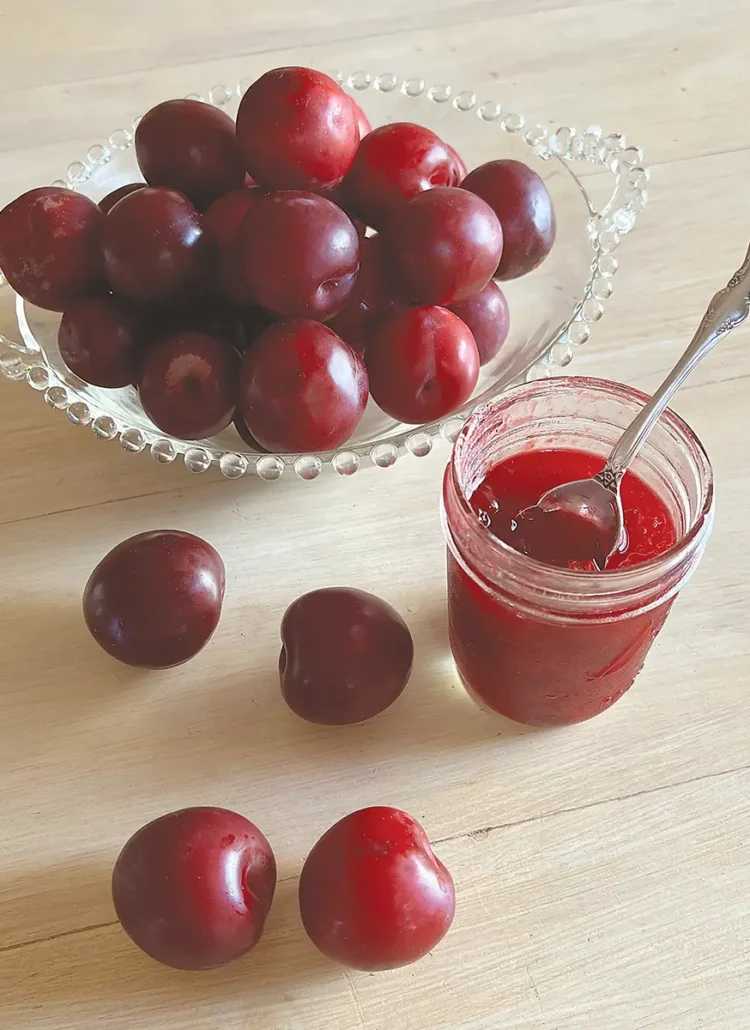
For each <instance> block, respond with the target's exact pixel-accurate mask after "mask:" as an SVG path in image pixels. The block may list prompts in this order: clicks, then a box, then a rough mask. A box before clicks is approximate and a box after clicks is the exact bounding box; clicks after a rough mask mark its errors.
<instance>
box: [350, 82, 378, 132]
mask: <svg viewBox="0 0 750 1030" xmlns="http://www.w3.org/2000/svg"><path fill="white" fill-rule="evenodd" d="M347 96H349V94H348V93H347ZM349 103H350V104H351V105H352V107H353V108H354V116H355V118H356V119H357V131H358V132H359V138H360V139H364V137H365V136H366V135H367V133H368V132H372V125H371V124H370V119H369V118H368V117H367V115H366V114H365V112H364V111H363V110H362V108H361V107H360V106H359V104H358V103H357V101H356V100H355V99H354V97H351V96H350V97H349Z"/></svg>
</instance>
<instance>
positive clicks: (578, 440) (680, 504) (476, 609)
mask: <svg viewBox="0 0 750 1030" xmlns="http://www.w3.org/2000/svg"><path fill="white" fill-rule="evenodd" d="M646 399H647V398H646V397H645V395H644V394H642V393H640V392H639V391H637V390H633V389H631V388H630V387H628V386H623V385H621V384H618V383H611V382H607V381H605V380H601V379H582V378H575V377H571V378H555V379H546V380H541V381H538V382H533V383H529V384H527V385H525V386H520V387H517V388H516V389H514V390H511V391H510V392H509V393H507V394H505V396H504V397H503V398H501V399H500V400H499V401H497V402H494V403H492V404H487V405H485V406H483V407H481V408H479V409H477V411H476V412H475V413H474V414H473V415H472V416H471V418H470V419H469V420H468V421H467V423H466V425H465V426H464V428H463V430H462V432H461V434H460V435H459V438H458V440H457V441H456V446H455V448H454V451H453V456H452V458H451V461H450V463H449V465H448V467H447V469H446V473H445V479H444V483H443V526H444V530H445V536H446V540H447V543H448V620H449V631H450V642H451V649H452V651H453V656H454V659H455V662H456V666H457V668H458V672H459V674H460V676H461V678H462V680H463V682H464V684H465V686H466V688H467V689H468V690H469V692H470V693H471V694H473V695H474V696H475V697H476V699H477V700H478V701H479V702H480V703H481V704H483V705H486V706H489V707H490V708H492V709H494V710H495V711H496V712H499V713H501V714H502V715H505V716H507V717H508V718H511V719H515V720H516V721H518V722H522V723H527V724H529V725H533V726H561V725H567V724H569V723H575V722H580V721H582V720H584V719H590V718H591V717H592V716H594V715H597V714H598V713H599V712H603V711H604V710H605V709H607V708H609V706H610V705H612V704H614V702H615V701H617V700H618V698H620V697H622V695H623V694H624V693H625V691H626V690H627V689H628V688H629V687H630V686H631V684H632V683H633V681H634V679H635V677H636V676H637V674H638V672H639V671H640V669H641V667H642V665H643V662H644V660H645V658H646V655H647V654H648V651H649V649H650V647H651V645H652V643H653V642H654V639H655V637H656V635H657V634H658V632H659V630H660V629H661V627H662V626H663V624H664V620H665V619H666V617H667V615H668V614H669V610H670V608H671V606H672V604H673V602H674V600H675V598H676V597H677V594H678V592H679V591H680V589H681V588H682V586H683V584H684V583H685V582H686V581H687V580H688V578H689V577H690V575H691V574H692V572H693V571H694V570H695V568H696V567H697V565H698V562H699V561H700V558H701V555H702V554H703V550H704V548H705V545H706V541H707V539H708V537H709V534H710V532H711V525H712V522H713V512H714V500H713V477H712V471H711V466H710V464H709V461H708V458H707V456H706V454H705V452H704V450H703V447H702V446H701V444H700V442H699V440H698V439H697V437H696V436H695V434H694V433H693V432H692V430H691V429H690V428H689V427H688V426H687V425H686V424H685V423H684V422H683V421H682V419H680V418H679V417H678V416H677V415H675V414H674V413H673V412H667V413H666V414H665V415H664V416H663V417H662V419H661V420H660V422H659V424H658V426H657V427H656V428H655V429H654V431H653V432H652V434H651V436H650V438H649V439H648V441H647V442H646V444H645V445H644V446H643V448H642V450H641V452H640V454H639V456H638V458H637V459H636V461H635V462H634V463H633V465H632V470H633V472H634V473H635V474H636V475H638V476H639V477H640V478H641V479H642V480H643V481H644V482H645V483H646V484H647V485H648V486H650V487H651V489H652V490H653V491H654V493H656V494H657V496H658V497H660V498H661V499H662V500H663V501H664V502H665V504H666V506H667V509H668V511H669V513H670V515H671V517H672V520H673V522H674V525H675V527H676V528H677V543H676V544H675V546H674V547H672V548H671V549H670V550H669V551H667V552H665V553H664V554H661V555H659V556H658V557H656V558H652V559H650V560H649V561H646V562H643V563H642V564H640V565H636V566H632V567H628V568H624V569H621V570H616V571H612V572H598V573H597V572H579V571H571V570H568V569H560V568H553V567H551V566H548V565H543V564H541V563H540V562H537V561H535V560H534V559H532V558H529V557H527V556H526V555H522V554H519V553H518V552H517V551H515V550H513V548H511V547H509V546H508V545H507V544H505V543H503V542H502V541H501V540H499V539H497V538H496V537H494V536H493V535H492V534H491V533H490V532H489V531H488V530H487V529H486V528H485V526H484V525H483V524H482V523H481V522H480V521H479V519H478V517H477V515H476V514H475V512H474V511H473V510H472V508H471V506H470V504H469V499H470V497H471V495H472V493H473V492H474V490H475V489H476V488H477V486H478V485H479V484H480V483H481V482H482V480H483V479H484V477H485V475H486V474H487V472H488V471H489V470H490V469H491V468H493V467H494V466H495V465H497V464H499V463H500V462H502V461H504V460H505V459H507V458H508V457H510V456H511V455H513V454H517V453H519V452H521V451H523V452H526V451H534V450H544V449H550V448H555V449H557V448H560V449H569V450H580V451H585V452H587V453H588V454H595V455H597V456H601V457H602V459H604V458H606V456H607V455H608V453H609V451H610V450H611V448H612V446H613V445H614V443H615V442H616V441H617V439H618V437H619V436H620V434H621V432H622V431H623V429H625V427H626V426H627V425H628V424H629V423H630V421H631V420H632V419H633V417H634V416H635V414H636V413H637V411H638V410H639V408H640V407H641V406H642V405H643V404H644V403H645V401H646Z"/></svg>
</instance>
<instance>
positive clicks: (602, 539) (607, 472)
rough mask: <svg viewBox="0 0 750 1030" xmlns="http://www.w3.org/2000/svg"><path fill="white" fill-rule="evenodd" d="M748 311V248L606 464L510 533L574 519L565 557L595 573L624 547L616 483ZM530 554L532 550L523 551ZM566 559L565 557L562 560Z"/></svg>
mask: <svg viewBox="0 0 750 1030" xmlns="http://www.w3.org/2000/svg"><path fill="white" fill-rule="evenodd" d="M748 313H750V249H748V252H747V254H746V256H745V260H744V262H743V264H742V267H741V268H739V269H738V271H737V272H735V274H734V275H733V276H732V278H731V279H730V280H729V282H728V283H727V285H726V286H725V287H724V289H723V290H719V292H718V293H717V294H716V295H715V296H714V297H713V299H712V300H711V303H710V304H709V305H708V308H707V309H706V313H705V315H704V316H703V318H702V319H701V323H700V325H699V326H698V328H697V330H696V332H695V336H693V339H692V340H691V341H690V344H689V346H688V348H687V350H686V351H685V353H684V354H683V355H682V357H681V358H680V359H679V361H678V362H677V364H676V365H675V366H674V368H673V369H672V371H671V372H670V373H669V375H668V376H667V378H666V379H665V380H664V382H663V383H662V384H661V386H660V387H659V389H658V390H657V391H656V393H655V394H654V395H653V397H652V398H651V400H650V401H649V402H648V404H646V406H645V407H644V408H643V409H642V410H641V411H640V412H639V413H638V414H637V415H636V417H635V418H634V419H633V421H632V422H631V423H630V425H629V426H628V428H627V429H626V430H625V432H624V433H623V434H622V436H621V437H620V439H619V440H618V442H617V443H616V444H615V447H614V449H613V450H612V453H611V454H610V456H609V458H608V460H607V464H606V465H605V466H604V468H603V469H602V470H601V472H600V473H599V474H598V475H596V476H594V477H593V478H591V479H578V480H576V481H575V482H573V483H564V484H562V485H561V486H556V487H554V489H552V490H548V491H547V493H545V494H543V495H542V497H540V499H539V500H538V501H537V503H536V504H534V505H532V506H531V507H529V508H525V509H524V510H523V511H521V512H519V514H518V515H517V516H516V519H515V520H514V531H515V532H517V533H519V535H520V538H521V540H523V537H524V534H525V533H527V534H528V535H529V537H530V538H531V537H534V538H536V539H537V540H540V539H542V537H543V536H545V535H547V534H549V533H554V520H556V519H557V520H563V519H568V524H570V520H571V519H574V520H575V521H576V522H577V523H578V524H579V526H578V531H577V532H576V534H575V538H576V547H577V548H578V549H579V550H580V551H585V552H586V553H577V554H571V555H570V556H569V558H570V560H571V561H575V562H582V561H587V560H588V561H593V563H594V565H595V566H596V568H597V569H599V570H600V571H601V570H603V569H604V568H605V566H606V564H607V561H608V559H609V558H610V557H611V556H612V554H614V552H615V551H616V550H618V548H623V546H624V545H625V543H626V537H625V526H624V518H623V511H622V500H621V498H620V483H621V481H622V477H623V476H624V475H625V471H626V469H627V468H628V466H629V465H630V464H631V462H632V461H633V459H634V458H635V456H636V455H637V454H638V451H639V450H640V449H641V447H642V446H643V443H644V442H645V440H646V438H647V437H648V435H649V433H650V432H651V430H652V429H653V428H654V426H655V425H656V423H657V422H658V421H659V418H660V417H661V415H662V413H663V412H664V410H665V409H666V407H667V405H668V404H669V402H670V400H671V399H672V397H673V396H674V394H675V393H676V392H677V390H678V389H679V388H680V387H681V386H682V384H683V383H684V382H685V380H686V379H687V377H688V376H689V375H690V373H691V372H692V371H693V369H694V368H695V366H696V365H697V364H698V363H699V362H701V361H702V360H703V358H705V356H706V355H707V354H708V352H709V351H710V350H713V348H714V347H715V346H716V344H717V343H718V342H719V340H721V339H723V337H725V336H727V335H728V334H729V333H731V331H732V330H733V329H734V328H735V327H736V326H738V325H739V324H740V323H741V322H744V321H745V319H746V318H747V316H748ZM523 549H524V550H526V552H527V553H531V554H532V555H533V553H534V552H533V549H531V548H527V547H524V548H523ZM566 557H568V556H566Z"/></svg>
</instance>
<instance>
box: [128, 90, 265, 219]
mask: <svg viewBox="0 0 750 1030" xmlns="http://www.w3.org/2000/svg"><path fill="white" fill-rule="evenodd" d="M135 154H136V157H137V159H138V164H139V166H140V169H141V172H143V177H144V179H145V180H146V182H148V183H149V184H150V185H151V186H167V187H169V188H170V189H173V190H177V191H178V192H179V193H184V194H185V196H186V197H188V198H189V199H190V200H191V201H192V202H193V203H194V204H195V205H196V207H198V208H199V209H200V210H202V209H203V208H205V207H208V205H209V204H211V203H212V202H213V201H214V200H216V198H217V197H220V196H221V195H222V193H228V192H229V190H233V189H238V188H239V187H240V186H242V185H243V183H244V182H245V165H244V162H243V160H242V155H241V154H240V148H239V146H238V145H237V136H236V134H235V131H234V122H233V121H232V119H231V118H230V117H229V115H228V114H227V113H226V112H225V111H220V110H219V109H218V108H216V107H213V106H212V105H211V104H204V103H203V102H202V101H200V100H166V101H164V103H162V104H157V105H156V107H152V108H151V110H150V111H148V112H147V114H145V115H144V116H143V118H142V119H141V121H140V122H139V123H138V128H137V129H136V130H135Z"/></svg>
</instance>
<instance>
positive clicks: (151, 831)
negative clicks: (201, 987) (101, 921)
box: [112, 808, 276, 970]
mask: <svg viewBox="0 0 750 1030" xmlns="http://www.w3.org/2000/svg"><path fill="white" fill-rule="evenodd" d="M275 888H276V860H275V858H274V854H273V851H272V850H271V846H270V844H269V843H268V841H267V840H266V838H265V837H264V836H263V834H262V833H261V832H260V830H259V829H258V827H257V826H255V825H254V824H253V823H251V822H250V821H249V820H248V819H245V818H244V817H243V816H241V815H238V814H237V813H236V812H230V811H227V810H226V809H223V808H183V809H182V810H180V811H178V812H171V813H169V814H168V815H163V816H161V817H160V818H158V819H154V820H153V822H150V823H148V824H147V825H146V826H143V827H142V828H141V829H140V830H138V832H137V833H135V834H134V835H133V836H132V837H131V838H130V840H129V841H128V842H127V843H126V845H125V847H124V848H123V849H122V851H121V852H120V856H119V858H118V859H117V862H116V863H115V867H114V871H113V873H112V899H113V901H114V905H115V911H116V912H117V918H118V919H119V920H120V923H121V924H122V927H123V929H124V930H125V932H126V933H127V934H128V936H129V937H130V938H131V940H132V941H133V942H134V943H135V944H137V945H138V947H139V948H141V950H142V951H145V953H146V954H147V955H149V956H150V957H151V958H153V959H155V960H156V961H157V962H161V963H162V964H163V965H166V966H172V967H173V968H175V969H187V970H201V969H214V968H216V967H217V966H223V965H225V964H226V963H227V962H232V961H233V960H234V959H236V958H239V957H240V956H241V955H244V954H245V953H246V952H248V951H250V949H251V948H253V947H255V945H256V944H257V943H258V941H259V940H260V937H261V935H262V933H263V928H264V926H265V922H266V917H267V915H268V910H269V909H270V907H271V902H272V900H273V895H274V891H275Z"/></svg>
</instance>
